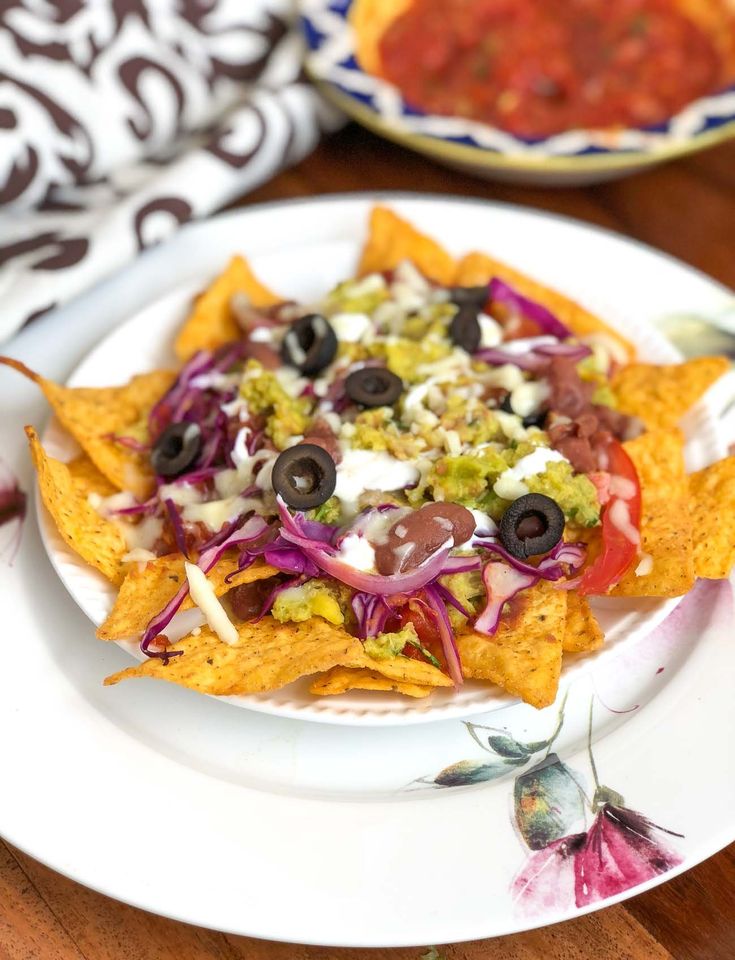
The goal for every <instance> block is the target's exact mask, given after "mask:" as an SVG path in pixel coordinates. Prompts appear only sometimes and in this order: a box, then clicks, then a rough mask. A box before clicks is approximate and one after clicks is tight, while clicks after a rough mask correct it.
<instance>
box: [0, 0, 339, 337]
mask: <svg viewBox="0 0 735 960" xmlns="http://www.w3.org/2000/svg"><path fill="white" fill-rule="evenodd" d="M302 52H303V51H302V43H301V36H300V33H299V30H298V26H297V24H296V22H295V18H294V15H293V12H292V4H291V2H290V0H177V2H175V0H57V2H54V3H51V2H43V0H18V2H15V0H5V2H4V3H2V4H0V339H4V338H7V337H9V336H11V335H12V334H13V333H15V332H16V331H17V330H18V329H19V328H20V327H21V326H22V325H23V324H24V323H26V322H27V321H29V320H30V319H33V318H34V317H37V316H39V315H40V314H41V313H43V312H45V311H46V310H49V309H50V308H52V307H54V306H56V305H57V304H61V303H64V302H66V301H68V300H69V299H71V298H72V297H74V296H75V295H76V294H78V293H81V292H82V291H84V290H86V289H88V288H89V287H90V286H92V285H93V284H94V283H96V282H97V281H99V280H100V279H102V278H103V277H104V276H106V275H107V274H109V273H111V272H112V271H114V270H115V269H117V268H119V267H121V266H123V265H124V264H125V263H126V262H128V261H130V260H132V259H133V257H135V256H136V255H137V254H138V253H139V252H140V251H141V250H144V249H145V248H146V247H148V246H151V245H152V244H154V243H158V242H160V241H161V240H163V239H165V238H167V237H169V236H170V235H171V234H172V233H173V232H174V231H175V230H176V229H177V228H178V227H179V226H180V225H181V224H183V223H186V222H187V221H189V220H193V219H200V218H202V217H206V216H207V215H209V214H210V213H212V212H213V211H215V210H217V209H219V208H221V207H223V206H225V205H226V204H227V203H229V202H231V201H232V200H233V199H234V198H236V197H238V196H241V195H242V194H244V193H246V192H247V191H248V190H251V189H253V188H254V187H256V186H257V185H259V184H260V183H262V182H264V181H265V180H267V179H268V178H270V177H271V176H273V175H274V174H275V173H276V172H277V171H278V170H279V169H281V168H282V167H284V166H286V165H288V164H292V163H295V162H297V161H298V160H300V159H301V158H303V157H304V156H305V155H306V154H307V153H309V151H311V150H312V149H313V147H314V146H315V144H316V142H317V140H318V137H319V134H320V132H321V131H322V130H325V129H329V128H333V127H335V126H337V125H338V123H339V117H338V116H337V114H336V113H335V112H334V111H333V110H332V109H331V108H329V107H327V106H326V104H324V102H323V101H322V100H321V99H320V98H319V96H318V95H317V93H316V92H315V91H314V89H313V88H311V87H310V86H309V85H308V83H307V82H306V81H305V79H304V77H303V74H302V69H301V67H302Z"/></svg>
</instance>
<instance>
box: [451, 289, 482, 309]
mask: <svg viewBox="0 0 735 960" xmlns="http://www.w3.org/2000/svg"><path fill="white" fill-rule="evenodd" d="M487 301H488V294H487V284H485V285H484V286H482V287H450V288H449V302H450V303H456V304H457V306H458V307H474V308H475V309H476V310H477V312H478V313H479V312H480V310H482V309H483V308H484V307H485V304H486V303H487Z"/></svg>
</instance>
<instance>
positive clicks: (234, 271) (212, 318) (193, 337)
mask: <svg viewBox="0 0 735 960" xmlns="http://www.w3.org/2000/svg"><path fill="white" fill-rule="evenodd" d="M235 293H244V294H245V295H246V296H247V298H248V299H249V300H250V302H251V303H252V304H253V306H255V307H269V306H272V305H273V304H275V303H281V301H282V300H283V297H279V296H278V295H277V294H275V293H273V291H272V290H269V289H268V287H266V286H264V285H263V284H262V283H261V282H260V280H258V278H257V277H256V276H255V274H254V273H253V271H252V270H251V269H250V266H249V264H248V262H247V261H246V260H245V259H244V258H243V257H240V256H236V257H233V258H232V259H231V260H230V262H229V263H228V265H227V267H226V269H225V271H224V272H223V273H221V274H220V275H219V276H218V277H217V279H216V280H214V281H213V283H212V284H211V286H209V287H208V288H207V289H206V290H205V291H204V293H202V294H201V295H200V296H199V297H197V299H196V301H195V303H194V309H193V310H192V312H191V313H190V314H189V317H188V318H187V320H186V321H185V323H184V325H183V327H182V328H181V329H180V330H179V333H178V336H177V337H176V340H175V342H174V352H175V353H176V356H177V357H179V359H181V360H187V359H188V358H189V357H190V356H192V354H195V353H196V352H197V350H214V349H216V348H217V347H220V346H222V344H223V343H229V342H230V341H231V340H239V339H240V337H241V336H242V330H241V329H240V327H239V326H238V325H237V321H236V320H235V318H234V316H233V315H232V311H231V309H230V300H231V299H232V296H233V294H235Z"/></svg>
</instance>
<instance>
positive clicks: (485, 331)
mask: <svg viewBox="0 0 735 960" xmlns="http://www.w3.org/2000/svg"><path fill="white" fill-rule="evenodd" d="M477 321H478V323H479V324H480V346H481V347H497V345H498V344H499V343H500V342H501V340H502V339H503V328H502V327H501V326H500V324H499V323H498V322H497V320H493V318H492V317H489V316H488V315H487V314H486V313H481V314H480V315H479V316H478V318H477Z"/></svg>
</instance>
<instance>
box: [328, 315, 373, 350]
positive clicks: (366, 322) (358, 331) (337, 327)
mask: <svg viewBox="0 0 735 960" xmlns="http://www.w3.org/2000/svg"><path fill="white" fill-rule="evenodd" d="M329 322H330V324H331V325H332V328H333V330H334V332H335V333H336V334H337V338H338V339H339V340H340V341H342V342H343V343H359V342H360V341H362V340H364V339H365V336H366V334H368V333H372V329H373V323H372V320H371V319H370V317H369V316H368V315H367V314H366V313H335V314H334V315H333V316H331V317H330V318H329Z"/></svg>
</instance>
